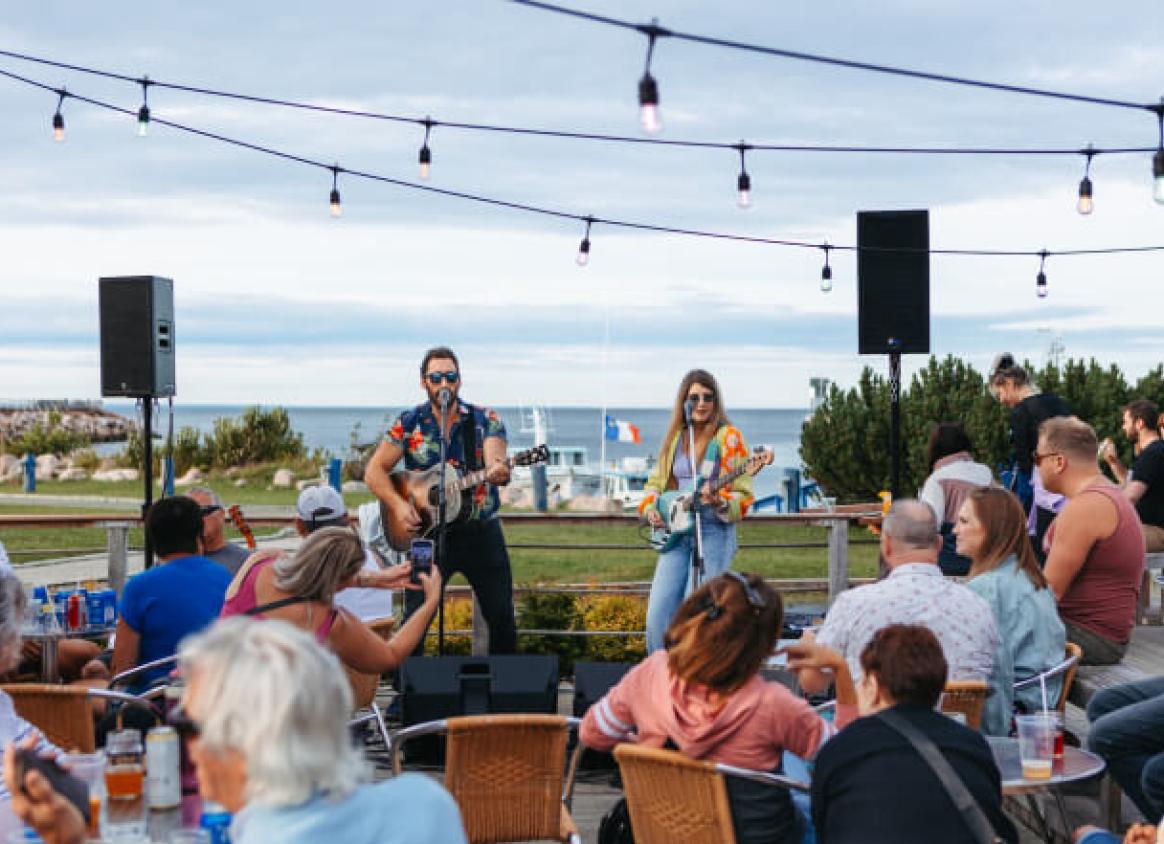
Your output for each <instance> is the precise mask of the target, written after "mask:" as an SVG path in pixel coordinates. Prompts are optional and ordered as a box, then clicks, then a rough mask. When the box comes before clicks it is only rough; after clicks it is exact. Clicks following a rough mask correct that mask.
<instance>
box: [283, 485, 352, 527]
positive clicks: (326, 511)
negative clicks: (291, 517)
mask: <svg viewBox="0 0 1164 844" xmlns="http://www.w3.org/2000/svg"><path fill="white" fill-rule="evenodd" d="M295 512H296V513H297V514H298V516H299V518H301V519H302V520H303V521H304V522H306V523H307V524H308V526H309V527H322V526H323V525H324V524H326V523H328V522H337V521H339V520H341V519H343V518H344V517H345V516H347V514H348V510H347V508H346V507H345V506H344V499H343V496H341V495H340V494H339V493H338V492H336V490H335V488H334V487H330V486H327V485H326V484H319V485H317V486H309V487H307V489H305V490H303V492H301V493H299V501H298V502H296V504H295Z"/></svg>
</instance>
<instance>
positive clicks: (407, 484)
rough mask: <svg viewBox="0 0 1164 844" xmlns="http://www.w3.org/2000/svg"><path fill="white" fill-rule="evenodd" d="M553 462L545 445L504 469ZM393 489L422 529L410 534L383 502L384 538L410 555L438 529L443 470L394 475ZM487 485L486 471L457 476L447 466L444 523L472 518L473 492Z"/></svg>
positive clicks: (514, 459) (521, 454) (511, 460)
mask: <svg viewBox="0 0 1164 844" xmlns="http://www.w3.org/2000/svg"><path fill="white" fill-rule="evenodd" d="M549 459H550V450H549V448H547V447H546V446H545V445H538V446H534V447H533V448H531V449H529V450H528V451H522V452H519V453H517V454H515V455H513V456H512V457H510V458H509V459H508V460H506V461H505V465H506V466H508V467H509V468H510V469H512V468H513V467H514V466H533V465H534V464H537V463H545V462H546V461H547V460H549ZM391 481H392V486H393V488H395V490H396V492H397V494H398V495H399V496H400V497H401V498H403V499H404V500H405V501H408V502H409V503H411V504H412V506H413V507H415V508H416V512H417V515H419V516H420V527H419V528H418V529H416V530H414V531H410V530H409V529H408V527H407V526H406V525H405V524H404V523H403V522H402V521H400V520H399V519H397V518H396V517H395V515H394V514H393V513H392V511H391V510H390V509H389V508H388V507H387V506H386V505H385V504H384V502H380V518H381V521H382V522H383V523H384V536H385V537H386V538H387V539H388V544H389V545H391V546H392V547H393V548H394V549H395V550H397V551H407V550H408V548H409V546H410V545H411V544H412V540H414V539H416V538H418V537H424V536H428V535H429V534H431V533H432V532H433V531H434V530H435V529H436V527H437V518H438V513H437V506H438V503H439V500H440V482H441V467H440V464H437V465H436V466H431V467H429V468H428V469H418V470H416V471H407V470H405V471H400V472H393V473H392V476H391ZM483 483H485V470H484V469H480V470H478V471H476V472H468V473H466V474H464V475H461V474H458V471H457V469H456V467H454V466H453V465H452V464H448V463H446V464H445V522H446V523H447V524H450V525H452V524H457V523H458V522H460V521H463V520H465V519H467V518H468V517H469V513H470V512H472V509H473V506H472V505H473V502H472V495H473V492H472V490H473V489H474V488H475V487H478V486H480V485H481V484H483Z"/></svg>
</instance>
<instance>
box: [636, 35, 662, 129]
mask: <svg viewBox="0 0 1164 844" xmlns="http://www.w3.org/2000/svg"><path fill="white" fill-rule="evenodd" d="M638 30H639V32H641V33H643V34H644V35H646V36H647V62H646V66H645V67H644V68H643V78H642V79H640V80H639V124H640V125H641V126H642V127H643V131H644V132H646V133H648V134H651V135H654V134H657V133H658V132H660V131H662V129H663V118H662V117H661V116H660V115H659V83H658V82H656V81H655V77H653V76H651V56H652V55H653V54H654V52H655V39H656V38H658V37H659V36H660V35H670V33H669V32H668V31H667V30H665V29H663V28H662V27H660V26H659V25H658V20H657V19H656V20H653V21H651V23H650V24H649V25H647V26H640V27H638Z"/></svg>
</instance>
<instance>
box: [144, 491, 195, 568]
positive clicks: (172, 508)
mask: <svg viewBox="0 0 1164 844" xmlns="http://www.w3.org/2000/svg"><path fill="white" fill-rule="evenodd" d="M145 529H146V535H147V536H149V538H150V544H151V545H152V546H153V548H154V553H155V554H157V555H158V556H159V557H168V556H169V555H170V554H197V553H198V538H199V537H200V536H201V535H202V508H201V507H200V506H199V505H198V502H197V501H195V500H194V499H193V498H187V497H186V496H185V495H175V496H173V497H172V498H163V499H162V500H160V501H158V502H156V503H155V504H154V506H152V507H151V508H150V512H149V515H147V516H146V523H145Z"/></svg>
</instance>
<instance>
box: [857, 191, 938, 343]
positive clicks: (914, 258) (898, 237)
mask: <svg viewBox="0 0 1164 844" xmlns="http://www.w3.org/2000/svg"><path fill="white" fill-rule="evenodd" d="M857 246H858V249H859V251H858V253H857V314H858V319H857V321H858V331H857V334H858V343H857V345H858V349H857V351H858V353H859V354H862V355H883V354H888V353H889V352H893V351H897V352H901V353H902V354H929V351H930V254H929V248H930V218H929V212H928V211H860V212H858V213H857ZM883 250H888V251H883ZM891 250H903V251H891Z"/></svg>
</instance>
